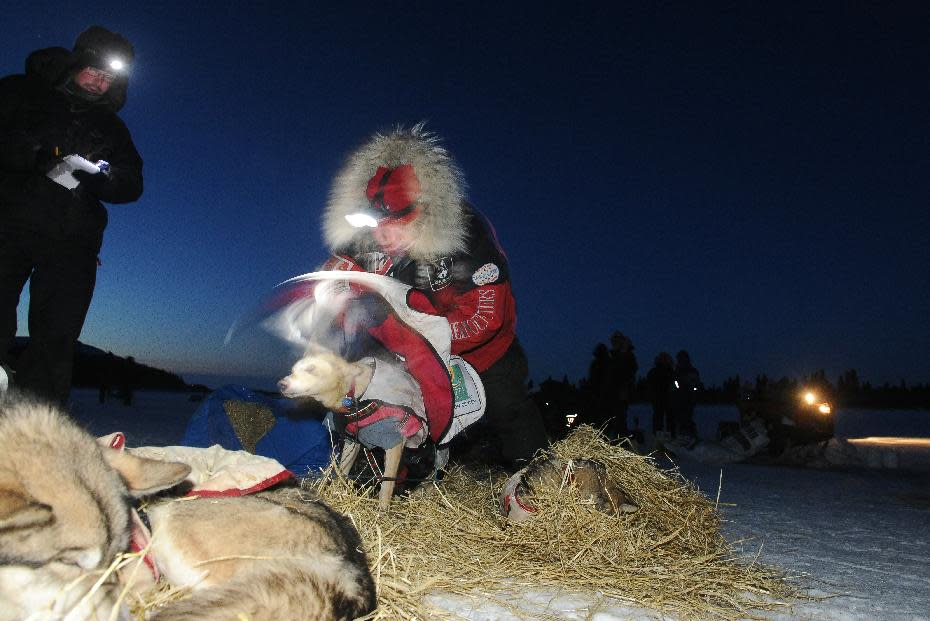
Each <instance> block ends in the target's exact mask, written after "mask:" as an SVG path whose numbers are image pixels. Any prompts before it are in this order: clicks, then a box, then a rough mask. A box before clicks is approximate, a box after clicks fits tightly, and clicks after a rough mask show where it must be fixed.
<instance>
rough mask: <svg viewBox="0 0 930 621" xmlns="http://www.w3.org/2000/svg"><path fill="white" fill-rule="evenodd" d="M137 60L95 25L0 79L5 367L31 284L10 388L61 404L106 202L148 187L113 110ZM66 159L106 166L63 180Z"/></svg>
mask: <svg viewBox="0 0 930 621" xmlns="http://www.w3.org/2000/svg"><path fill="white" fill-rule="evenodd" d="M133 55H134V52H133V47H132V45H131V44H130V43H129V41H127V40H126V39H125V38H124V37H122V36H121V35H119V34H116V33H113V32H110V31H109V30H106V29H105V28H102V27H100V26H92V27H90V28H89V29H87V30H86V31H84V32H83V33H81V35H80V36H78V38H77V40H76V42H75V44H74V49H73V50H72V51H68V50H66V49H64V48H60V47H52V48H46V49H41V50H37V51H35V52H33V53H32V54H30V55H29V57H28V58H27V60H26V72H25V74H16V75H10V76H7V77H5V78H3V79H0V363H2V364H3V366H4V367H5V368H7V369H9V368H11V366H13V365H12V362H13V361H12V360H11V359H10V354H9V350H10V346H11V345H12V342H13V338H14V337H15V335H16V307H17V305H18V304H19V296H20V293H21V292H22V289H23V287H24V286H25V284H26V281H27V279H28V280H29V281H30V284H29V293H30V303H29V335H30V340H29V345H28V347H27V348H26V350H25V351H24V352H23V353H22V355H21V356H20V358H19V360H18V361H16V365H15V368H16V374H15V375H14V376H13V383H14V384H17V385H18V386H19V387H20V388H23V389H27V390H30V391H32V392H34V393H36V394H38V395H39V396H42V397H45V398H48V399H50V400H53V401H57V402H59V403H61V404H65V403H66V402H67V398H68V394H69V391H70V385H71V374H72V364H73V356H74V348H75V344H76V342H77V339H78V337H79V336H80V333H81V328H82V327H83V325H84V319H85V317H86V315H87V309H88V308H89V306H90V301H91V298H92V296H93V292H94V285H95V283H96V278H97V264H98V259H97V255H98V253H99V252H100V247H101V244H102V243H103V230H104V228H106V225H107V212H106V209H105V208H104V207H103V205H101V201H105V202H108V203H129V202H132V201H135V200H137V199H138V198H139V196H141V194H142V158H141V157H140V156H139V153H138V152H137V151H136V148H135V146H134V145H133V142H132V138H131V137H130V134H129V130H128V129H127V128H126V125H125V124H124V123H123V121H122V120H120V118H119V117H118V116H117V114H116V113H117V112H118V111H119V110H120V108H122V106H123V104H124V102H125V100H126V85H127V79H128V71H129V68H130V66H131V62H132V60H133ZM68 156H81V157H83V158H84V159H85V160H87V161H89V162H91V163H94V164H99V165H98V166H97V167H96V168H92V170H91V171H87V170H76V171H74V172H73V173H71V177H68V175H67V174H66V175H65V176H61V175H60V173H61V171H62V165H63V160H64V159H65V158H67V159H68V160H71V159H72V158H69V157H68ZM104 162H106V163H104ZM98 170H99V172H98ZM50 172H51V173H52V174H53V175H55V174H58V175H59V176H58V177H57V179H58V181H53V180H52V178H50V176H49V173H50Z"/></svg>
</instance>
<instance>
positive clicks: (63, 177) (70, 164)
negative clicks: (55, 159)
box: [46, 154, 100, 190]
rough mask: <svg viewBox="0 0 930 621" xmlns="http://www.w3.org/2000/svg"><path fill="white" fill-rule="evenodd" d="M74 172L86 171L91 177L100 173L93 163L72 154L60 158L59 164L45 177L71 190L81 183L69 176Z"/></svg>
mask: <svg viewBox="0 0 930 621" xmlns="http://www.w3.org/2000/svg"><path fill="white" fill-rule="evenodd" d="M76 170H86V171H87V172H89V173H91V174H93V175H95V174H97V173H98V172H100V168H98V167H97V165H96V164H94V163H93V162H90V161H88V160H85V159H84V158H83V157H81V156H80V155H74V154H72V155H66V156H65V157H64V158H62V160H61V163H60V164H58V165H57V166H55V168H53V169H51V170H50V171H48V175H46V176H47V177H48V178H49V179H51V180H52V181H54V182H55V183H57V184H58V185H63V186H64V187H66V188H68V189H69V190H73V189H74V188H76V187H78V185H79V184H80V183H81V182H80V181H78V180H77V179H75V178H74V176H73V175H72V174H71V173H73V172H74V171H76Z"/></svg>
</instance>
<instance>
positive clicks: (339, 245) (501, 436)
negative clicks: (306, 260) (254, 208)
mask: <svg viewBox="0 0 930 621" xmlns="http://www.w3.org/2000/svg"><path fill="white" fill-rule="evenodd" d="M323 229H324V234H325V237H326V241H327V243H328V244H329V247H330V250H331V252H332V253H333V257H332V258H331V259H330V261H329V262H328V263H327V265H326V267H325V269H360V270H364V271H368V272H374V273H378V274H384V275H387V276H391V277H393V278H396V279H398V280H400V281H402V282H404V283H406V284H408V285H411V286H413V287H414V291H413V293H412V295H411V296H410V299H409V301H408V302H409V304H410V306H412V307H414V308H417V309H418V310H422V311H424V312H430V313H434V314H436V313H438V314H441V315H442V316H444V317H445V318H446V319H447V320H448V321H449V324H450V325H451V328H452V353H453V354H457V355H459V356H461V357H462V358H464V359H465V360H466V361H468V362H469V363H470V364H471V365H472V366H473V367H474V368H475V369H476V370H477V371H478V373H479V375H480V376H481V380H482V382H483V384H484V388H485V391H486V397H487V410H486V413H485V415H484V417H483V418H482V419H481V421H479V423H478V425H476V427H479V429H480V430H481V431H482V432H483V435H485V436H486V441H490V442H491V443H492V444H493V446H490V447H488V448H487V450H486V451H485V452H484V454H483V455H482V458H483V460H484V461H486V462H487V463H495V462H496V463H500V464H502V465H505V466H507V467H513V466H520V465H521V464H525V462H526V461H527V460H529V459H530V458H531V457H532V456H533V453H535V451H536V450H537V449H540V448H543V447H545V446H546V445H547V444H548V440H547V437H546V432H545V428H544V426H543V422H542V417H541V416H540V413H539V411H538V409H537V408H536V405H535V404H534V403H533V401H532V400H531V399H530V398H529V397H528V395H527V390H526V380H527V373H528V369H527V361H526V355H525V354H524V352H523V348H522V347H521V346H520V343H519V342H518V341H517V338H516V334H515V327H516V320H517V315H516V303H515V301H514V297H513V291H512V289H511V286H510V275H509V270H508V267H507V258H506V256H505V255H504V252H503V251H502V250H501V247H500V245H499V244H498V241H497V238H496V236H495V234H494V230H493V228H492V227H491V225H490V223H489V222H488V221H487V220H486V219H485V218H484V217H483V216H482V215H481V214H479V213H478V211H477V210H476V209H475V208H474V207H472V206H471V205H470V204H468V203H467V202H466V201H465V197H464V181H463V178H462V174H461V172H460V171H459V169H458V166H457V165H456V163H455V162H454V161H453V160H452V158H451V156H450V155H449V154H448V152H447V151H446V150H445V149H444V148H443V147H442V146H440V144H439V140H438V138H437V137H436V136H435V135H433V134H431V133H427V132H426V131H424V129H423V126H422V125H416V126H414V127H413V128H411V129H409V130H407V129H402V128H398V129H396V130H395V131H393V132H391V133H389V134H376V135H375V136H373V137H372V138H371V139H370V140H369V141H368V142H367V143H365V144H364V145H362V146H361V147H360V148H358V149H357V150H356V151H354V152H353V153H352V154H351V155H350V156H349V158H348V160H347V162H346V164H345V165H344V167H343V168H342V170H341V171H340V172H339V173H338V175H337V176H336V178H335V180H334V182H333V188H332V191H331V193H330V197H329V202H328V204H327V207H326V212H325V214H324V218H323ZM453 450H454V449H453Z"/></svg>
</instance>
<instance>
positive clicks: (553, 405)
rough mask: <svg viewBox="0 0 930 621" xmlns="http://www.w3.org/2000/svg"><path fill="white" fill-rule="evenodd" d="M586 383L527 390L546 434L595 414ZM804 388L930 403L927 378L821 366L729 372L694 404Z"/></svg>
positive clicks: (854, 403) (888, 404)
mask: <svg viewBox="0 0 930 621" xmlns="http://www.w3.org/2000/svg"><path fill="white" fill-rule="evenodd" d="M587 383H588V380H587V378H581V380H580V381H579V382H578V383H577V385H576V384H574V383H572V382H571V381H570V380H569V379H568V377H567V376H563V378H562V379H561V380H554V379H552V378H551V377H550V378H548V379H547V380H545V381H543V382H541V383H540V385H539V387H538V389H537V390H535V391H534V392H533V393H532V396H533V398H534V399H535V400H536V402H537V404H538V405H539V406H540V409H541V410H542V412H543V416H544V417H545V418H546V422H547V427H548V428H549V432H550V434H552V435H556V437H561V436H562V435H564V433H565V431H567V429H565V418H564V414H565V413H566V412H577V414H578V416H579V418H578V422H587V423H590V422H592V420H594V419H593V417H591V416H589V415H587V414H588V413H589V412H588V411H589V410H590V407H591V399H590V398H589V397H588V396H587V395H588V386H587ZM807 388H813V389H815V390H817V391H818V392H820V393H821V394H822V396H823V397H824V398H825V399H826V400H829V401H830V402H832V403H833V404H834V405H835V406H836V407H838V408H851V407H862V408H889V409H930V383H924V384H920V383H915V384H908V383H906V382H905V381H903V380H902V381H901V382H900V383H898V384H887V383H886V384H883V385H881V386H873V385H872V384H870V383H869V382H863V381H861V380H860V379H859V375H858V372H857V371H856V370H855V369H850V370H847V371H846V372H844V373H843V374H841V375H840V376H839V377H838V378H837V380H836V381H835V382H831V381H830V380H829V379H827V376H826V372H825V371H824V370H822V369H821V370H818V371H816V372H814V373H812V374H811V375H808V376H803V377H800V378H789V377H782V378H780V379H777V380H773V379H771V378H769V377H768V376H767V375H765V374H762V375H759V376H756V377H755V378H754V379H753V380H749V381H743V379H742V378H741V377H740V376H739V375H734V376H731V377H728V378H727V379H726V380H724V381H723V382H722V383H721V384H720V385H719V386H718V385H709V386H704V387H703V388H702V389H701V390H700V391H698V392H697V394H696V398H697V402H698V403H699V404H705V405H713V404H717V405H732V404H736V403H737V402H738V401H739V399H740V398H741V397H742V396H745V393H746V391H747V390H751V391H754V392H756V393H757V394H758V393H759V392H765V393H767V394H770V395H793V394H795V393H800V391H801V390H802V389H807ZM632 400H633V402H634V403H644V402H649V400H650V392H649V385H648V383H647V381H646V377H645V375H640V376H639V377H637V380H636V385H635V389H634V391H633V399H632ZM553 432H556V433H555V434H553Z"/></svg>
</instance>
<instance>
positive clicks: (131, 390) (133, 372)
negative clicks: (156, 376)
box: [119, 356, 138, 407]
mask: <svg viewBox="0 0 930 621" xmlns="http://www.w3.org/2000/svg"><path fill="white" fill-rule="evenodd" d="M137 376H138V369H137V368H136V359H135V358H133V357H132V356H129V357H128V358H126V360H125V361H123V363H122V364H121V365H120V376H119V391H120V393H121V395H122V397H123V405H125V406H126V407H130V406H132V402H133V399H134V398H135V392H136V384H137V383H138V379H137Z"/></svg>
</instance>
